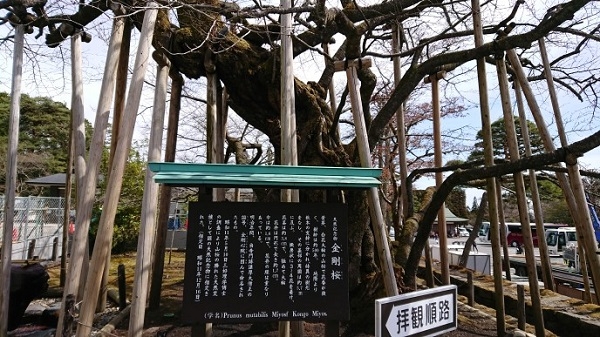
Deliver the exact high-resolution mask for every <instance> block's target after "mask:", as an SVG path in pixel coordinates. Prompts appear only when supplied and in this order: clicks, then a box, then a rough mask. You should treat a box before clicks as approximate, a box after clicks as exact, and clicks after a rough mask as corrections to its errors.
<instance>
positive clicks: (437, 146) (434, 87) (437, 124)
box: [425, 71, 450, 284]
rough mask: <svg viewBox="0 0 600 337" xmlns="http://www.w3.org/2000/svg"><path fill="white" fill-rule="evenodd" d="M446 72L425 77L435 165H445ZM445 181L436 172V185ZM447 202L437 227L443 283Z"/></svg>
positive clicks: (446, 259) (447, 273)
mask: <svg viewBox="0 0 600 337" xmlns="http://www.w3.org/2000/svg"><path fill="white" fill-rule="evenodd" d="M445 75H446V73H445V72H443V71H440V72H437V73H435V74H431V75H430V76H428V77H426V78H425V83H431V103H432V104H431V106H432V108H433V162H434V166H435V167H443V166H444V163H443V162H442V125H441V124H442V118H441V111H440V110H441V109H440V87H439V80H441V79H443V78H444V76H445ZM443 182H444V174H443V172H441V171H440V172H436V173H435V186H436V188H439V187H440V186H441V185H442V183H443ZM444 205H445V204H442V207H440V210H439V211H438V216H437V228H438V233H439V234H440V235H439V238H440V252H442V254H440V264H441V266H440V268H441V276H442V284H450V260H449V256H448V227H447V225H446V214H445V213H446V212H445V210H444V208H445V206H444Z"/></svg>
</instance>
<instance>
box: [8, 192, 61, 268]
mask: <svg viewBox="0 0 600 337" xmlns="http://www.w3.org/2000/svg"><path fill="white" fill-rule="evenodd" d="M0 202H2V205H4V202H5V201H4V196H0ZM64 205H65V199H64V198H60V197H17V198H15V208H14V212H15V214H14V225H13V232H12V238H8V239H10V240H12V242H13V243H12V259H13V260H21V259H23V260H24V259H34V258H37V259H41V260H49V259H52V258H57V257H58V256H59V255H60V251H61V247H62V231H63V219H64ZM4 219H5V218H4V207H2V209H0V233H4V229H3V227H4ZM6 239H7V238H2V241H4V240H6Z"/></svg>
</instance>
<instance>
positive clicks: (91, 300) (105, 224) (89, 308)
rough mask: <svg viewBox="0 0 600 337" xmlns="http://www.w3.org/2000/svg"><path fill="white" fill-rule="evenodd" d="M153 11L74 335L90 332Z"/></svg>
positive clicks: (146, 59) (152, 10) (149, 9)
mask: <svg viewBox="0 0 600 337" xmlns="http://www.w3.org/2000/svg"><path fill="white" fill-rule="evenodd" d="M157 13H158V9H157V4H156V3H155V2H150V3H148V5H147V9H146V13H145V15H144V21H143V24H142V30H141V34H140V41H139V46H138V51H137V55H136V59H135V65H134V68H133V75H132V79H131V83H132V84H131V86H130V88H129V94H128V97H127V104H126V108H125V115H124V116H123V121H122V124H121V128H120V131H119V139H118V143H117V150H116V153H115V157H114V162H113V166H112V167H111V174H110V176H109V178H108V184H107V192H106V196H105V200H104V205H103V208H102V215H101V216H100V224H99V226H98V233H97V236H96V242H95V244H94V252H93V254H92V261H91V263H90V272H89V274H88V277H87V282H86V288H85V289H86V291H85V294H84V296H83V302H82V304H81V311H80V316H79V318H80V320H79V323H80V324H79V326H78V328H77V335H76V336H77V337H87V336H89V335H90V333H91V325H92V322H93V318H94V317H93V316H94V308H95V306H96V301H97V296H98V291H99V288H100V281H101V279H100V277H101V273H102V272H103V268H104V264H105V263H106V256H107V255H108V251H109V250H110V247H109V246H108V245H107V244H108V243H110V237H111V236H112V233H113V222H114V218H115V214H116V211H117V203H118V200H119V194H120V193H121V187H122V179H123V171H124V168H125V163H126V162H127V158H128V156H129V149H130V147H131V139H132V137H133V128H134V125H135V119H136V117H137V110H138V108H139V103H140V97H141V93H142V86H143V84H144V75H145V73H146V68H147V66H148V63H149V61H150V47H151V42H152V37H153V33H154V24H155V22H156V17H157ZM144 301H145V299H144Z"/></svg>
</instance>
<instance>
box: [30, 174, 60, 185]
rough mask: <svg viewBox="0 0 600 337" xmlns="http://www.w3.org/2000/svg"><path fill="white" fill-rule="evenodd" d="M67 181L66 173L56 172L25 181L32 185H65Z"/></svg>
mask: <svg viewBox="0 0 600 337" xmlns="http://www.w3.org/2000/svg"><path fill="white" fill-rule="evenodd" d="M66 182H67V175H66V174H65V173H56V174H51V175H49V176H45V177H40V178H35V179H29V180H27V181H25V183H26V184H28V185H32V186H58V187H64V186H65V184H66Z"/></svg>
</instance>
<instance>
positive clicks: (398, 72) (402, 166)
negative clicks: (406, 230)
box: [392, 24, 431, 262]
mask: <svg viewBox="0 0 600 337" xmlns="http://www.w3.org/2000/svg"><path fill="white" fill-rule="evenodd" d="M400 29H401V27H399V25H397V24H394V26H393V28H392V53H394V54H398V53H400V50H401V47H400V46H401V44H402V41H401V38H400V37H401V36H402V32H401V31H400ZM401 61H402V60H401V58H400V56H395V57H394V58H393V63H394V86H398V83H400V79H401V78H402V62H401ZM404 115H405V113H404V103H402V104H401V105H400V108H398V110H397V111H396V137H397V138H398V165H399V170H400V191H399V193H400V202H399V203H398V212H399V218H400V224H403V222H404V220H406V219H407V217H408V214H407V213H408V193H407V191H406V179H407V177H408V163H407V161H406V126H405V125H404V124H405V123H406V122H405V116H404ZM395 230H396V233H398V234H396V235H399V233H400V228H395ZM430 262H431V261H430Z"/></svg>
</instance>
